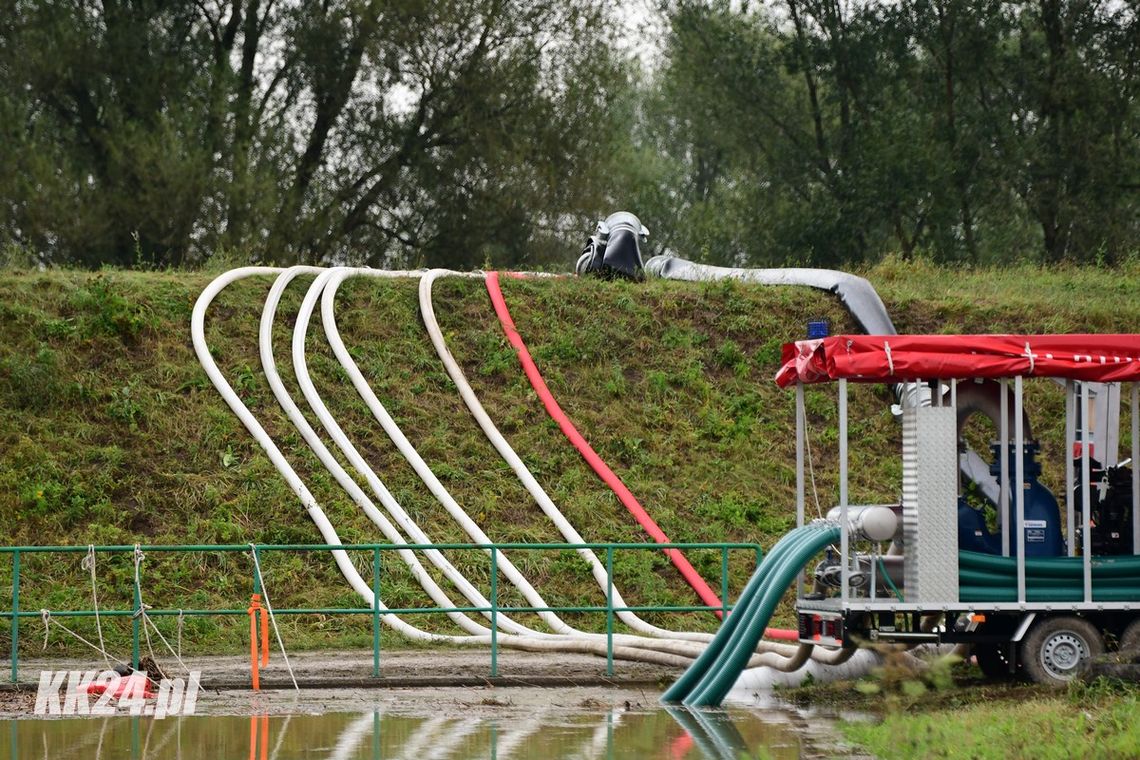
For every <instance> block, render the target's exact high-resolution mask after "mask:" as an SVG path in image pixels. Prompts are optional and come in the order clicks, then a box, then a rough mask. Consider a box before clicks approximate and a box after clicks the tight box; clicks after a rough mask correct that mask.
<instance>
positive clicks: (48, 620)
mask: <svg viewBox="0 0 1140 760" xmlns="http://www.w3.org/2000/svg"><path fill="white" fill-rule="evenodd" d="M40 619H41V620H43V621H44V626H45V628H46V626H48V625H54V626H58V627H60V628H62V629H63V630H64V631H66V632H67V633H70V634H71V635H72V636H74V637H75V638H76V639H78V640H79V641H81V642H83V643H84V644H86V645H87V646H89V647H91V648H92V649H94V650H95V651H96V652H99V653H100V654H102V655H103V657H104V659H107V658H110V659H112V660H114V661H115V662H117V663H118V664H120V665H126V666H127V667H130V666H129V665H128V664H127V663H125V662H123V661H122V660H120V659H119V658H118V657H115V656H114V655H112V654H109V653H108V652H107V651H105V650H103V649H100V648H99V647H98V646H96V645H95V644H92V643H91V642H90V641H88V640H87V639H85V638H83V637H82V636H80V635H79V634H78V633H76V632H75V631H73V630H71V629H70V628H68V627H67V626H66V625H64V624H63V623H61V622H59V621H58V620H56V619H55V618H53V617H52V616H51V611H50V610H40ZM44 641H45V642H46V641H47V631H46V630H45V632H44ZM45 646H46V644H45Z"/></svg>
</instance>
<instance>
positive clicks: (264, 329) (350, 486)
mask: <svg viewBox="0 0 1140 760" xmlns="http://www.w3.org/2000/svg"><path fill="white" fill-rule="evenodd" d="M322 271H323V270H321V269H318V268H316V267H291V268H290V269H287V270H286V271H284V272H283V273H281V274H280V275H279V276H278V277H277V279H276V280H275V281H274V283H273V287H272V288H271V289H270V291H269V297H268V298H266V300H265V307H264V309H263V310H262V313H261V325H260V329H259V333H258V344H259V346H258V348H259V351H260V354H261V366H262V370H263V371H264V372H265V377H266V379H267V380H268V381H269V387H270V389H272V391H273V395H274V396H275V397H276V398H277V401H278V403H279V404H281V408H282V409H284V410H285V414H286V415H287V416H288V417H289V419H290V420H291V421H292V422H293V424H294V425H295V426H296V428H297V430H298V431H300V433H301V437H302V438H304V440H305V443H307V444H309V448H311V449H312V450H313V452H314V453H316V455H317V458H318V459H320V461H321V464H323V465H324V466H325V468H326V469H327V470H328V471H329V472H331V473H332V475H333V477H334V478H335V479H336V481H337V483H339V484H340V486H341V488H343V489H344V490H345V491H346V492H348V495H349V496H350V497H351V498H352V500H353V501H354V502H355V503H356V504H357V506H359V507H360V508H361V509H362V510H363V511H364V513H365V514H366V515H367V516H368V519H369V520H371V521H372V522H373V523H374V524H375V525H376V526H377V527H378V528H380V531H381V532H382V533H383V534H384V537H385V538H387V539H388V540H389V541H391V542H392V543H393V544H406V543H408V542H407V541H406V540H404V537H403V536H402V535H401V534H400V532H399V531H398V530H397V529H396V527H395V526H394V525H392V523H391V522H389V521H388V518H387V517H385V516H384V515H383V514H382V513H381V512H380V511H379V510H377V509H376V506H375V505H374V504H373V503H372V501H371V500H370V499H369V498H368V496H367V494H365V493H364V491H363V490H362V489H361V488H360V486H358V485H357V483H356V481H355V480H353V478H352V476H350V475H349V474H348V473H347V472H346V471H345V469H344V468H343V467H341V465H340V462H338V461H337V460H336V457H334V456H333V455H332V452H330V451H329V450H328V447H327V446H325V444H324V442H323V441H322V440H321V439H320V436H318V435H317V432H316V431H315V430H313V427H312V425H310V424H309V421H308V420H307V419H306V418H305V416H304V414H302V413H301V410H300V409H299V408H298V407H297V404H296V403H294V401H293V398H292V396H290V395H289V393H288V391H286V389H285V385H284V383H282V382H281V377H280V375H279V374H278V372H277V362H276V360H275V359H274V356H273V322H274V318H275V316H276V314H277V307H278V304H279V303H280V301H281V296H282V294H284V292H285V289H286V287H288V285H289V283H290V282H291V281H292V280H293V279H294V278H296V277H298V276H299V275H302V274H318V275H319V274H320V273H321V272H322ZM334 424H335V423H334ZM336 430H337V432H339V428H337V429H336ZM342 435H343V433H342ZM352 451H353V453H355V449H352ZM373 489H374V490H375V491H376V493H377V495H378V496H379V497H380V499H381V501H384V502H395V499H394V498H393V497H392V495H391V494H390V493H389V492H388V489H387V488H385V487H384V484H383V483H377V484H373ZM423 543H428V542H423ZM397 553H398V554H399V556H400V558H401V559H403V560H404V562H405V564H407V566H408V567H409V569H410V570H411V572H412V576H413V577H414V578H415V579H416V581H418V582H419V584H420V585H421V586H422V587H423V588H424V590H425V591H427V592H428V595H429V596H430V597H431V598H432V601H434V602H435V603H436V604H437V605H438V606H440V607H444V608H452V607H455V604H454V603H452V601H451V600H450V599H449V598H448V597H447V595H446V594H444V592H443V590H442V589H441V588H440V587H439V585H438V584H437V583H436V582H435V580H434V579H433V578H432V577H431V575H430V574H429V573H428V572H427V571H426V570H425V569H424V567H423V565H421V564H420V561H419V558H418V557H416V555H415V553H414V552H412V551H411V550H408V549H401V550H399V551H398V552H397ZM436 554H438V552H436ZM480 606H489V605H480ZM447 614H448V617H449V618H451V619H452V620H453V621H454V622H455V623H456V624H458V625H459V626H460V627H461V628H462V629H463V630H465V631H467V632H468V633H472V634H482V633H489V632H490V631H489V629H487V628H485V627H484V626H481V625H479V624H477V623H475V622H474V621H473V620H471V619H470V618H469V617H468V616H467V615H464V614H462V613H458V612H448V613H447Z"/></svg>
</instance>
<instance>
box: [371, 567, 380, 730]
mask: <svg viewBox="0 0 1140 760" xmlns="http://www.w3.org/2000/svg"><path fill="white" fill-rule="evenodd" d="M372 677H373V678H379V677H380V547H379V546H376V547H373V548H372ZM377 736H378V734H377Z"/></svg>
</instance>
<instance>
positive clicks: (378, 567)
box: [0, 542, 763, 683]
mask: <svg viewBox="0 0 1140 760" xmlns="http://www.w3.org/2000/svg"><path fill="white" fill-rule="evenodd" d="M405 549H409V550H412V551H428V550H439V551H460V550H477V551H483V552H486V553H487V554H488V556H489V558H490V594H489V596H488V601H489V602H490V604H489V605H488V606H483V607H480V606H467V607H461V606H455V607H410V608H387V609H381V607H380V606H379V601H380V600H381V598H382V594H381V590H382V589H381V575H382V563H381V556H382V554H383V553H384V552H392V551H397V552H398V551H402V550H405ZM580 549H591V550H593V551H599V552H600V551H604V552H605V555H606V603H605V605H586V606H581V605H579V606H560V607H533V606H503V605H500V604H499V553H500V552H502V551H505V550H510V551H512V552H515V551H577V550H580ZM667 549H678V550H690V549H691V550H719V551H720V555H721V563H720V588H721V595H720V597H721V605H720V606H719V607H712V606H708V605H669V606H662V605H640V606H625V607H617V606H615V605H614V580H613V570H614V553H615V552H616V551H627V550H629V551H661V550H667ZM333 550H343V551H355V552H371V553H372V591H373V594H374V598H375V600H376V603H375V604H374V605H373V606H372V607H292V608H276V607H275V608H274V609H273V614H274V615H371V616H372V675H373V676H374V677H379V675H380V628H381V621H380V618H381V617H382V616H383V615H387V614H392V615H446V614H447V613H452V612H470V613H479V614H488V615H489V616H490V618H491V626H490V628H491V633H490V636H491V664H490V674H491V677H492V678H494V677H496V676H498V670H499V666H498V660H499V642H498V637H499V632H498V616H499V614H500V613H514V612H524V613H525V612H553V613H605V616H606V631H605V633H606V674H607V675H609V676H612V675H613V673H614V657H613V637H614V624H615V621H614V617H615V614H616V613H619V612H633V613H646V612H652V613H662V612H665V613H668V612H703V611H710V612H718V611H719V612H720V613H721V614H722V615H727V614H728V612H729V611H730V610H731V609H732V605H730V604H728V553H729V552H730V551H737V550H745V551H749V552H752V553H754V554H755V558H756V565H759V564H760V560H761V559H762V556H763V555H762V549H761V548H760V545H759V544H753V543H735V542H720V543H663V544H656V543H654V544H647V543H585V544H570V543H498V544H463V543H449V544H181V545H166V546H163V545H156V546H142V545H114V546H6V547H0V554H10V555H11V556H12V596H11V601H12V604H11V607H10V609H7V610H3V611H0V618H7V619H8V620H9V623H10V627H11V634H12V641H11V680H12V682H13V683H16V682H18V680H19V662H20V656H19V648H20V646H19V643H20V619H21V618H38V617H41V616H42V615H43V611H42V610H21V609H20V589H21V582H22V571H21V558H22V557H24V556H27V555H36V554H86V553H89V552H91V551H94V552H95V553H100V554H114V553H130V554H132V555H134V556H135V557H136V566H140V563H139V561H138V559H137V557H138V552H142V553H144V554H145V553H150V552H156V553H178V552H183V553H203V554H207V553H215V552H218V553H233V552H246V553H250V554H251V568H252V570H253V572H252V574H251V575H252V581H253V593H260V592H261V591H262V589H261V583H260V580H259V573H258V570H257V568H258V566H259V557H260V555H261V554H262V553H265V552H323V551H333ZM140 576H141V570H140V571H139V572H136V573H135V574H134V579H133V581H132V586H133V594H134V608H133V609H129V610H124V609H99V610H98V611H96V610H94V609H89V610H84V609H81V610H48V612H49V613H50V615H51V617H61V618H67V617H73V618H84V617H95V616H96V615H98V616H100V617H108V618H122V617H129V618H131V663H132V665H133V666H134V667H135V668H137V667H138V666H139V643H140V625H141V622H142V621H141V618H142V615H143V613H144V607H143V603H142V581H141V577H140ZM145 614H146V615H148V616H152V617H167V616H185V617H192V616H204V617H209V616H234V615H241V616H245V615H248V614H249V610H248V609H247V608H242V609H184V608H178V609H171V608H167V609H153V608H149V607H148V608H145Z"/></svg>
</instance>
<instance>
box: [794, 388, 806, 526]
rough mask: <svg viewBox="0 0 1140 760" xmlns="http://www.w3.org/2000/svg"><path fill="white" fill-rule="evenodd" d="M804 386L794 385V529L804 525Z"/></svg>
mask: <svg viewBox="0 0 1140 760" xmlns="http://www.w3.org/2000/svg"><path fill="white" fill-rule="evenodd" d="M806 423H807V415H806V414H805V413H804V384H803V383H796V527H797V528H802V527H803V524H804V485H805V484H804V425H805V424H806Z"/></svg>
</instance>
